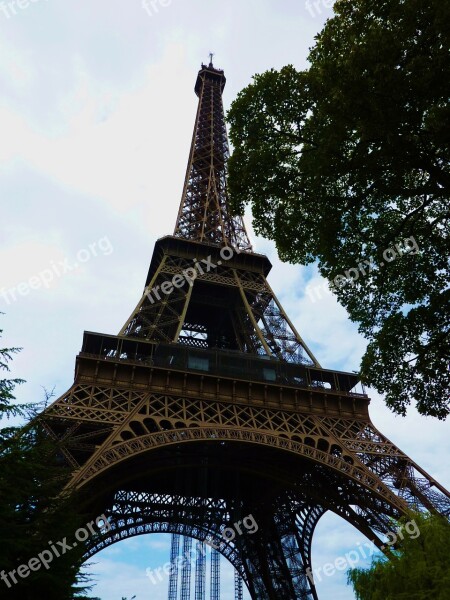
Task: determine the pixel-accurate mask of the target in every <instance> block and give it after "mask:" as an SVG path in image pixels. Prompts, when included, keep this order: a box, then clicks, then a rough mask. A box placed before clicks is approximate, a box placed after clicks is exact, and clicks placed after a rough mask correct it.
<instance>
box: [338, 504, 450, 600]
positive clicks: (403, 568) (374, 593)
mask: <svg viewBox="0 0 450 600" xmlns="http://www.w3.org/2000/svg"><path fill="white" fill-rule="evenodd" d="M414 521H415V524H416V526H417V529H418V531H419V532H420V535H419V536H418V537H414V538H413V537H410V536H409V535H408V531H407V530H405V524H403V525H402V526H401V527H400V530H401V531H402V536H403V539H402V540H401V542H400V543H399V546H398V548H397V549H396V550H393V551H392V552H391V553H390V555H389V556H388V557H382V558H381V557H377V558H375V559H374V560H373V562H372V566H371V567H370V569H351V570H350V571H349V573H348V582H349V583H351V584H352V585H353V589H354V591H355V595H356V598H357V600H426V599H428V598H433V600H447V599H448V597H449V593H450V562H449V560H448V556H449V553H450V524H449V522H448V521H447V520H446V519H445V518H444V517H441V516H436V515H435V516H432V515H415V516H414Z"/></svg>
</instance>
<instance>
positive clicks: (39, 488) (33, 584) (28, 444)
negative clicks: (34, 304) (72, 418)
mask: <svg viewBox="0 0 450 600" xmlns="http://www.w3.org/2000/svg"><path fill="white" fill-rule="evenodd" d="M1 333H2V330H0V335H1ZM18 351H19V349H18V348H3V349H0V369H2V370H3V371H9V363H10V361H11V360H12V358H13V356H14V354H15V353H16V352H18ZM22 382H23V380H21V379H7V378H5V379H2V380H0V421H1V420H2V419H3V418H5V417H7V418H9V417H12V416H16V417H17V416H21V417H23V418H24V419H25V418H26V421H27V422H26V423H25V424H24V425H20V426H11V425H9V426H8V427H3V428H0V539H1V542H2V543H1V544H0V571H1V572H2V574H3V575H4V576H6V580H7V581H8V583H7V582H6V581H5V580H4V579H3V578H2V579H1V580H0V597H1V598H3V599H4V600H36V598H46V599H47V600H72V598H74V595H76V594H78V592H83V590H85V589H88V588H87V587H86V586H84V587H83V586H81V587H80V586H79V585H78V584H79V583H87V581H88V577H87V576H86V575H84V574H81V575H80V567H81V564H82V562H83V558H82V556H83V553H84V550H83V544H79V545H78V546H77V547H76V548H72V549H71V550H70V552H67V553H65V554H61V556H60V558H54V561H53V562H52V563H51V564H50V565H49V568H48V569H45V568H44V566H41V568H40V569H39V570H37V571H34V572H33V571H30V573H29V575H28V576H26V577H25V578H21V577H19V576H18V575H17V569H18V567H19V566H20V565H26V564H27V563H29V561H30V559H32V558H37V557H38V556H39V554H40V553H42V552H43V551H44V550H48V549H49V547H50V544H49V542H52V543H53V544H56V547H57V548H58V544H57V543H58V542H59V541H62V540H63V539H64V538H65V537H67V539H69V538H70V536H72V537H73V534H74V532H75V531H76V530H77V529H78V528H79V527H80V526H83V525H84V524H85V523H86V520H84V519H85V517H84V516H83V515H81V514H80V510H79V508H78V505H77V499H76V498H75V497H74V496H73V495H71V494H67V495H65V496H64V497H62V495H61V491H62V489H63V487H64V484H65V482H66V481H67V478H68V476H69V472H68V470H67V468H66V467H64V466H63V463H62V460H61V458H62V457H61V453H60V451H59V449H58V445H57V443H56V442H54V441H53V440H51V439H50V438H49V437H48V435H47V434H46V431H45V430H44V428H43V427H42V425H41V424H40V421H39V419H38V418H36V417H37V412H36V411H37V407H36V405H34V406H32V405H20V406H19V405H15V404H14V403H13V402H14V400H15V397H14V393H13V392H14V388H15V386H16V385H17V384H20V383H22ZM30 418H31V420H30ZM14 570H15V575H14V577H15V579H16V580H17V583H14V580H13V578H12V577H11V576H9V575H8V574H9V573H10V572H12V571H14Z"/></svg>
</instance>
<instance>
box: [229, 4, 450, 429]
mask: <svg viewBox="0 0 450 600" xmlns="http://www.w3.org/2000/svg"><path fill="white" fill-rule="evenodd" d="M334 10H335V16H334V17H333V18H332V19H330V20H328V21H327V23H326V24H325V27H324V29H323V30H322V32H321V33H320V34H319V35H318V36H317V37H316V43H315V46H314V47H313V48H312V50H311V52H310V55H309V62H310V68H309V69H308V70H305V71H297V70H296V69H295V68H294V67H292V66H286V67H284V68H282V69H281V70H280V71H275V70H270V71H268V72H266V73H264V74H262V75H256V76H255V77H254V80H253V83H252V84H250V85H249V86H248V87H247V88H245V89H244V90H242V91H241V92H240V93H239V95H238V97H237V98H236V100H235V101H234V102H233V104H232V106H231V109H230V111H229V114H228V119H229V122H230V125H231V128H230V138H231V141H232V143H233V145H234V153H233V156H232V157H231V160H230V165H229V188H230V194H231V200H232V204H233V206H234V209H235V210H236V212H240V213H242V212H243V210H244V208H245V205H246V204H251V205H252V212H253V217H254V226H255V230H256V232H257V233H258V234H260V235H263V236H265V237H267V238H270V239H272V240H274V241H275V242H276V246H277V249H278V253H279V255H280V257H281V259H282V260H285V261H290V262H295V263H302V264H305V265H306V264H310V263H312V262H314V261H317V264H318V268H319V272H320V273H321V275H322V276H324V277H325V278H326V279H328V281H329V283H330V287H331V288H332V289H333V291H334V293H335V294H336V296H337V298H338V300H339V302H340V303H341V304H342V305H343V306H344V307H345V308H346V309H347V311H348V313H349V316H350V318H351V320H353V321H355V322H357V323H358V324H359V330H360V332H361V333H362V334H363V335H364V336H365V337H366V338H367V339H368V348H367V351H366V353H365V355H364V357H363V360H362V364H361V375H362V379H363V381H364V382H365V383H366V384H370V385H372V386H374V387H375V388H376V389H377V390H378V391H379V392H381V393H384V394H385V395H386V403H387V405H388V406H389V407H390V408H391V409H392V410H393V411H395V412H397V413H399V414H405V412H406V409H407V406H408V404H409V403H410V401H411V400H415V402H416V405H417V409H418V410H419V412H420V413H422V414H424V415H432V416H436V417H438V418H441V419H442V418H445V417H446V416H447V415H448V414H449V410H450V407H449V401H448V389H449V384H450V369H449V362H450V339H449V338H450V336H449V312H450V311H449V308H450V285H449V263H448V256H449V250H450V244H449V231H450V229H449V217H450V209H449V191H450V169H449V157H450V129H449V127H448V123H449V122H450V107H449V104H448V100H449V97H450V61H449V57H448V48H449V46H450V28H449V26H448V23H449V21H450V4H449V3H448V2H442V1H441V0H338V1H337V2H336V4H335V8H334ZM405 240H407V241H405ZM396 244H398V245H399V246H398V247H397V248H396ZM389 249H392V251H389ZM386 251H388V252H386Z"/></svg>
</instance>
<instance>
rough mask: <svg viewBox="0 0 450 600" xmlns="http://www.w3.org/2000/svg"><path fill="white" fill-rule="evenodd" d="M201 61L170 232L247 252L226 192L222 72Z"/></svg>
mask: <svg viewBox="0 0 450 600" xmlns="http://www.w3.org/2000/svg"><path fill="white" fill-rule="evenodd" d="M213 56H214V54H213V53H211V54H210V63H209V65H208V66H206V65H203V64H202V68H201V69H200V71H199V73H198V76H197V81H196V84H195V93H196V94H197V96H198V98H199V102H198V109H197V117H196V120H195V127H194V133H193V136H192V143H191V150H190V154H189V162H188V165H187V170H186V177H185V182H184V187H183V195H182V198H181V203H180V209H179V211H178V217H177V222H176V225H175V231H174V236H176V237H181V238H184V239H188V240H193V241H198V242H206V243H211V244H215V245H218V246H233V247H235V248H237V249H239V250H249V251H251V244H250V240H249V238H248V235H247V231H246V229H245V225H244V222H243V220H242V217H240V216H232V215H231V211H230V206H229V201H228V191H227V161H228V158H229V155H230V150H229V146H228V137H227V130H226V125H225V115H224V110H223V101H222V92H223V89H224V87H225V82H226V79H225V75H224V72H223V71H222V70H219V69H216V68H214V66H213V63H212V59H213Z"/></svg>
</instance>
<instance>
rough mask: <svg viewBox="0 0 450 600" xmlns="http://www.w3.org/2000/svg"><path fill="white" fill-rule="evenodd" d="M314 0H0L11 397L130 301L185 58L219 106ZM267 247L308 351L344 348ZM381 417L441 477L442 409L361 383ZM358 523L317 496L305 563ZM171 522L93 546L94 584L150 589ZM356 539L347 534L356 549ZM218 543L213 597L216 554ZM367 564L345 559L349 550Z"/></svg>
mask: <svg viewBox="0 0 450 600" xmlns="http://www.w3.org/2000/svg"><path fill="white" fill-rule="evenodd" d="M330 7H331V2H330V0H315V1H314V3H312V2H311V3H308V2H306V1H304V0H300V1H298V0H295V1H294V0H227V1H226V2H224V1H223V0H222V1H219V0H209V1H208V2H205V1H204V0H203V1H202V0H148V1H147V2H146V3H145V0H144V3H143V2H142V0H94V1H93V0H76V1H75V0H65V1H64V2H62V0H34V1H32V0H0V131H1V136H0V199H1V212H0V215H1V226H0V274H1V279H0V311H2V312H4V313H5V314H4V315H0V328H1V329H3V330H4V333H3V339H2V345H4V346H5V345H6V346H7V345H12V346H20V347H22V348H23V350H22V352H21V353H20V354H19V355H18V356H17V358H16V359H15V360H14V365H13V370H12V374H13V375H14V376H17V377H23V378H24V379H26V383H25V384H24V385H22V386H21V387H20V388H19V389H18V390H17V398H18V399H19V401H23V402H25V401H39V400H42V399H43V396H44V389H43V388H45V389H47V390H51V389H53V388H54V393H55V397H58V396H60V395H62V394H63V393H64V392H65V391H66V390H67V389H68V388H69V387H70V385H71V384H72V382H73V373H74V359H75V356H76V354H77V353H78V352H79V350H80V347H81V342H82V335H83V331H84V330H87V331H97V332H104V333H111V334H116V333H117V332H118V331H119V330H120V328H121V327H122V325H123V324H124V322H125V321H126V320H127V318H128V316H129V314H130V313H131V311H132V309H133V308H134V306H135V305H136V303H137V301H138V299H139V297H140V295H141V293H142V290H143V286H144V283H145V278H146V275H147V270H148V265H149V261H150V259H151V255H152V250H153V245H154V242H155V241H156V239H157V238H158V237H161V236H163V235H166V234H170V233H172V231H173V227H174V223H175V217H176V214H177V211H178V205H179V202H180V197H181V191H182V186H183V180H184V175H185V169H186V163H187V158H188V152H189V147H190V141H191V136H192V129H193V125H194V118H195V111H196V106H197V98H196V96H195V94H194V91H193V87H194V83H195V79H196V74H197V71H198V69H199V68H200V63H201V62H202V61H203V62H207V61H208V54H209V52H211V51H212V52H214V53H215V58H214V63H215V66H217V67H219V68H223V69H224V70H225V74H226V76H227V86H226V88H225V92H224V103H225V108H228V107H229V106H230V103H231V101H232V100H233V98H234V97H235V96H236V94H237V93H238V92H239V90H241V89H242V88H243V87H245V86H246V85H247V84H248V83H250V81H251V77H252V75H254V74H255V73H260V72H263V71H265V70H267V69H270V68H280V67H282V66H284V65H286V64H293V65H294V66H295V67H297V68H299V69H302V68H305V67H306V66H307V55H308V48H310V47H311V46H312V45H313V43H314V36H315V34H316V33H318V32H319V31H320V29H321V28H322V26H323V23H324V22H325V19H326V18H327V17H329V16H331V14H332V9H331V8H330ZM246 223H247V226H248V228H249V230H250V233H251V236H252V242H253V244H254V248H255V251H257V252H259V253H265V254H267V255H268V256H269V258H270V260H271V262H272V263H273V265H274V268H273V271H272V273H271V274H270V276H269V283H270V284H271V286H272V288H273V289H274V290H275V292H276V294H277V295H278V297H279V298H280V300H281V302H282V304H283V305H284V307H285V309H286V310H287V312H288V314H289V316H290V317H291V319H292V320H293V321H294V323H295V325H296V327H297V329H298V330H299V332H300V334H301V335H302V337H303V338H304V339H305V340H306V342H307V343H308V344H309V346H310V347H311V349H312V350H313V352H314V353H315V354H316V356H317V358H318V360H319V362H320V363H321V364H322V365H324V366H326V367H327V368H331V369H341V370H347V371H352V370H356V369H357V368H358V366H359V362H360V358H361V356H362V354H363V352H364V349H365V341H364V339H363V338H362V337H361V336H360V335H359V334H358V332H357V327H356V325H355V324H353V323H351V322H350V321H349V319H348V316H347V314H346V312H345V310H344V309H343V308H342V307H340V306H339V305H338V304H337V302H336V300H335V298H334V296H332V295H331V294H325V293H324V294H322V298H320V299H318V298H317V297H313V298H311V295H310V294H308V293H307V292H306V289H307V286H313V287H316V286H319V285H321V284H322V283H323V282H322V280H321V278H320V277H319V275H318V273H317V270H316V269H315V267H311V266H310V267H308V268H305V267H302V266H298V265H297V266H295V265H287V264H282V263H281V262H280V261H279V260H278V258H277V256H276V252H275V250H274V247H273V244H271V243H269V242H268V241H266V240H263V239H260V238H257V237H255V236H254V234H253V232H252V229H251V216H250V215H247V217H246ZM370 396H371V398H372V402H371V407H370V412H371V416H372V420H373V422H374V423H375V425H376V426H377V427H378V428H379V429H381V431H382V432H383V433H384V434H385V435H386V436H387V437H388V438H390V439H391V440H392V441H393V442H395V443H396V444H397V445H398V446H399V447H400V448H401V449H402V450H403V451H405V452H406V453H407V454H408V455H409V456H411V457H412V458H413V459H414V460H415V461H416V462H418V463H419V464H420V465H421V466H422V467H423V468H424V469H425V470H426V471H428V473H430V474H431V475H432V476H433V477H435V478H436V479H437V480H438V481H440V482H441V483H442V484H443V485H444V486H446V487H447V488H448V487H450V467H449V465H448V461H446V460H444V459H443V456H446V455H447V456H448V452H449V449H450V436H449V435H448V425H447V424H446V423H442V422H438V421H436V420H434V419H431V418H424V417H421V416H419V415H418V414H417V413H416V411H415V410H414V409H413V408H411V409H410V410H409V412H408V415H407V417H405V418H402V417H397V416H394V415H393V414H392V413H391V412H390V411H389V410H388V409H387V408H386V407H385V405H384V403H383V399H382V398H381V397H380V396H379V395H378V394H377V393H375V392H374V391H370ZM365 541H366V540H365V539H364V538H363V537H362V536H361V535H360V534H359V533H358V532H357V531H356V530H354V529H353V528H352V527H351V526H350V525H348V524H347V523H344V522H343V521H341V520H340V519H339V518H337V517H335V516H333V515H330V514H326V515H325V516H324V517H323V518H322V519H321V521H320V522H319V525H318V526H317V530H316V536H315V540H314V544H313V566H314V568H316V567H319V566H323V565H325V564H326V563H327V562H334V561H335V560H336V558H337V557H341V556H345V554H346V553H349V552H351V551H355V549H356V550H358V549H359V548H361V547H362V544H363V543H364V542H365ZM169 546H170V538H168V537H167V536H159V535H152V536H142V537H139V538H133V539H130V540H127V541H124V542H121V543H119V544H116V545H114V546H112V547H111V548H109V549H107V550H105V551H103V552H102V553H99V554H98V555H97V556H96V557H95V558H94V559H93V561H92V562H94V563H95V564H94V566H93V567H92V571H94V572H95V573H96V580H97V585H96V587H95V588H94V590H93V595H97V596H99V597H100V598H101V599H102V600H121V598H122V597H128V598H130V597H131V596H132V595H133V594H135V595H136V600H144V599H145V598H151V599H152V600H153V599H154V600H163V599H164V598H167V580H164V581H163V582H161V583H160V584H158V585H153V584H151V582H150V581H149V579H148V577H146V574H145V569H146V568H147V567H149V568H157V567H159V566H162V565H164V563H165V562H166V561H167V560H168V557H169ZM360 555H362V552H360ZM223 563H224V560H223V561H222V576H223V577H222V579H223V586H222V589H223V594H222V597H223V598H231V597H232V571H231V569H230V568H226V565H224V564H223ZM365 564H367V560H365V561H364V560H363V559H361V561H360V562H359V564H358V566H363V565H365ZM320 579H321V580H320V581H318V591H319V596H320V597H321V598H322V599H323V598H325V599H327V598H333V600H351V599H352V598H354V595H353V592H352V590H351V588H350V587H349V586H347V585H346V574H345V570H342V571H337V572H335V573H333V574H332V575H327V576H325V575H322V576H321V577H320Z"/></svg>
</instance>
